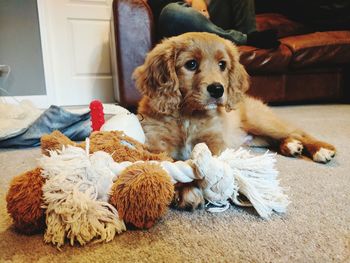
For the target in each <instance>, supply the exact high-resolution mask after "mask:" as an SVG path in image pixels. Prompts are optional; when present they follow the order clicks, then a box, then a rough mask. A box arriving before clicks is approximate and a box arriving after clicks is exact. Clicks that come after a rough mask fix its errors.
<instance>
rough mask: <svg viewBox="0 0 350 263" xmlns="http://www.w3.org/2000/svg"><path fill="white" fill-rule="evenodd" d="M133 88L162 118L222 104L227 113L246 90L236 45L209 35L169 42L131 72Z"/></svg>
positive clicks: (198, 34) (185, 35)
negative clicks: (178, 112) (132, 73)
mask: <svg viewBox="0 0 350 263" xmlns="http://www.w3.org/2000/svg"><path fill="white" fill-rule="evenodd" d="M133 76H134V78H135V80H136V86H137V88H138V89H139V90H140V91H141V93H142V94H143V95H145V96H148V97H149V98H150V101H151V103H152V107H153V108H155V109H156V110H157V111H159V112H161V113H164V114H171V113H172V112H174V111H178V110H180V111H181V112H188V113H191V112H193V111H205V110H211V109H215V108H216V107H217V106H225V107H226V110H227V111H229V110H231V109H232V108H233V107H234V105H235V103H237V102H238V101H239V100H240V99H241V97H242V95H243V93H244V92H245V91H246V90H247V89H248V74H247V73H246V71H245V70H244V68H243V66H242V65H241V64H240V63H239V55H238V51H237V48H236V46H234V45H233V44H232V43H231V42H230V41H228V40H225V39H222V38H220V37H218V36H216V35H214V34H209V33H187V34H183V35H180V36H177V37H173V38H169V39H167V40H165V41H163V42H162V43H160V44H158V45H157V46H156V47H155V48H154V49H153V50H152V51H151V52H150V53H148V55H147V57H146V60H145V63H144V64H143V65H142V66H140V67H138V68H137V69H136V70H135V72H134V75H133Z"/></svg>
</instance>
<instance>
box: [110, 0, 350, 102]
mask: <svg viewBox="0 0 350 263" xmlns="http://www.w3.org/2000/svg"><path fill="white" fill-rule="evenodd" d="M256 20H257V27H258V30H263V29H269V28H275V29H277V31H278V35H279V38H280V41H281V43H282V44H281V45H280V47H279V48H278V49H277V50H264V49H259V48H255V47H250V46H240V47H239V48H240V51H241V63H242V64H243V65H244V66H245V67H246V69H247V71H248V73H249V74H250V76H251V87H250V89H249V92H248V93H249V94H250V95H252V96H255V97H258V98H260V99H262V100H263V101H265V102H268V103H272V104H276V103H277V104H281V103H283V104H285V103H305V102H348V101H350V100H349V98H350V91H349V90H350V81H349V74H350V71H349V65H350V31H328V32H314V31H313V30H312V29H310V28H307V27H306V26H304V25H302V24H300V23H297V22H295V21H291V20H290V19H287V18H286V17H285V16H283V15H282V14H278V13H263V14H258V15H257V16H256ZM113 31H114V37H115V43H116V45H115V49H116V50H115V52H116V68H115V71H116V74H117V75H118V76H117V83H116V86H117V87H118V88H117V89H116V92H115V94H116V100H117V101H118V102H119V103H120V104H121V105H123V106H125V107H128V108H132V107H134V106H136V105H137V102H138V101H139V99H140V94H139V92H138V91H137V90H136V89H135V86H134V82H133V81H132V79H131V75H132V72H133V70H134V69H135V68H136V67H137V66H138V65H141V64H142V63H143V60H144V58H145V55H146V53H147V52H148V51H149V50H150V49H151V48H152V47H153V46H154V45H155V44H156V41H155V39H156V36H155V30H154V22H153V15H152V12H151V9H150V7H149V6H148V4H147V1H146V0H114V2H113Z"/></svg>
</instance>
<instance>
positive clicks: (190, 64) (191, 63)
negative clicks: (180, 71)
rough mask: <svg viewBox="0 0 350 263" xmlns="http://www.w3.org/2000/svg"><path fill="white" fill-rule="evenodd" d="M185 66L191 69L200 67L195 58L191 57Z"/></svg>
mask: <svg viewBox="0 0 350 263" xmlns="http://www.w3.org/2000/svg"><path fill="white" fill-rule="evenodd" d="M185 68H186V69H188V70H191V71H195V70H196V69H197V68H198V62H197V61H196V60H194V59H191V60H189V61H187V62H186V64H185Z"/></svg>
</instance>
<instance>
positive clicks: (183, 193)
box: [172, 181, 204, 211]
mask: <svg viewBox="0 0 350 263" xmlns="http://www.w3.org/2000/svg"><path fill="white" fill-rule="evenodd" d="M172 205H173V206H174V207H175V208H178V209H181V210H187V211H193V210H194V209H197V208H202V207H203V206H204V198H203V193H202V190H201V189H200V187H199V185H198V182H197V181H193V182H191V183H177V184H176V185H175V194H174V198H173V202H172Z"/></svg>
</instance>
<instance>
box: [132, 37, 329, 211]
mask: <svg viewBox="0 0 350 263" xmlns="http://www.w3.org/2000/svg"><path fill="white" fill-rule="evenodd" d="M133 78H134V79H135V83H136V86H137V88H138V90H139V91H140V92H141V93H142V95H143V97H142V99H141V101H140V103H139V107H138V112H139V114H141V115H142V116H143V121H142V122H141V124H142V126H143V129H144V132H145V135H146V144H147V145H148V147H149V149H150V150H151V151H154V152H167V153H168V154H170V155H171V156H172V157H173V158H174V159H176V160H186V159H188V158H189V157H190V153H191V151H192V148H193V146H194V145H196V144H197V143H200V142H205V143H206V144H207V145H208V147H209V149H210V150H211V151H212V152H213V154H220V152H221V151H223V150H225V149H226V148H236V147H238V146H240V145H242V144H248V145H254V146H275V147H276V148H277V149H278V150H279V152H280V153H281V154H283V155H286V156H294V157H296V156H299V155H301V154H305V155H307V156H309V157H310V158H312V159H313V160H314V161H315V162H321V163H326V162H328V161H330V160H331V159H332V158H333V157H334V155H335V148H334V147H333V146H332V145H330V144H328V143H325V142H321V141H318V140H316V139H315V138H313V137H312V136H310V135H309V134H307V133H305V132H304V131H303V130H301V129H298V128H296V127H294V126H293V125H291V124H289V123H286V122H285V121H283V120H281V119H279V118H277V117H276V116H275V114H274V113H273V112H272V111H271V110H270V109H269V108H268V107H267V106H266V105H264V104H263V103H262V102H260V101H259V100H256V99H253V98H250V97H248V96H246V95H244V93H245V91H247V89H248V87H249V78H248V74H247V72H246V71H245V69H244V67H243V66H242V65H241V64H240V63H239V53H238V50H237V48H236V46H235V45H234V44H232V43H231V42H230V41H228V40H225V39H223V38H220V37H218V36H216V35H214V34H210V33H186V34H183V35H180V36H176V37H172V38H169V39H166V40H164V41H163V42H162V43H160V44H158V45H157V46H156V47H155V48H154V49H153V50H152V51H150V52H149V53H148V55H147V57H146V59H145V62H144V64H143V65H141V66H139V67H138V68H136V70H135V71H134V74H133ZM248 135H249V136H248ZM197 187H198V185H195V184H191V185H184V184H180V185H179V186H178V191H177V193H176V195H175V196H176V200H175V203H176V205H177V206H178V207H179V208H183V209H194V208H197V207H198V206H202V205H203V202H204V200H203V196H202V194H201V191H199V190H198V188H197Z"/></svg>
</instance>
